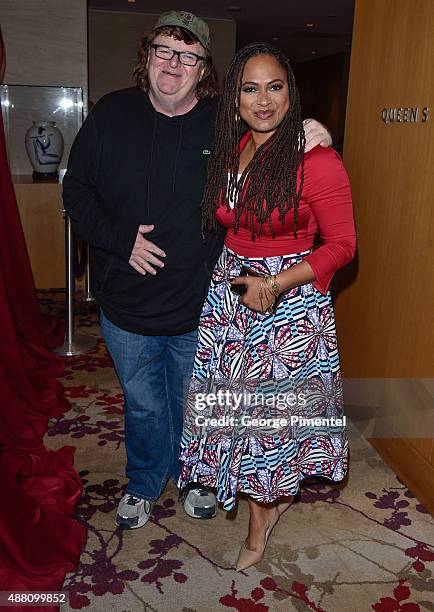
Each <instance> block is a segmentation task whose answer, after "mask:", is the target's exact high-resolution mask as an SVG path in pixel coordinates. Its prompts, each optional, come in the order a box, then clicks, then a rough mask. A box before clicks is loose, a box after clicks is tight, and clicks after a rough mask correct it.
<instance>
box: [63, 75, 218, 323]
mask: <svg viewBox="0 0 434 612" xmlns="http://www.w3.org/2000/svg"><path fill="white" fill-rule="evenodd" d="M216 108H217V101H216V100H215V99H212V100H199V102H198V103H197V104H196V105H195V106H194V108H193V109H192V110H191V111H189V112H188V113H186V114H185V115H180V116H176V117H168V116H166V115H163V114H161V113H159V112H157V111H156V110H155V109H154V107H153V105H152V104H151V102H150V100H149V97H148V95H147V94H146V93H144V92H143V91H142V90H140V89H138V88H136V87H133V88H130V89H124V90H121V91H116V92H113V93H110V94H108V95H106V96H104V97H103V98H102V99H101V100H100V101H99V102H98V103H97V104H96V105H95V107H94V108H93V109H92V111H91V112H90V113H89V115H88V117H87V118H86V121H85V122H84V124H83V126H82V127H81V129H80V131H79V133H78V135H77V137H76V139H75V142H74V144H73V146H72V149H71V154H70V157H69V162H68V170H67V173H66V175H65V178H64V181H63V199H64V206H65V209H66V212H67V213H68V215H69V217H70V218H71V221H72V225H73V228H74V230H75V232H76V233H77V235H78V236H79V237H80V238H82V239H83V240H85V241H87V242H88V243H89V244H90V246H91V249H90V251H91V290H92V295H93V296H94V297H95V299H96V300H97V302H98V303H99V304H100V305H101V307H102V309H103V310H104V314H105V315H106V316H107V317H108V319H109V320H110V321H112V323H114V324H115V325H117V326H118V327H120V328H122V329H124V330H126V331H130V332H134V333H138V334H145V335H176V334H183V333H187V332H189V331H192V330H193V329H195V328H196V327H197V325H198V320H199V315H200V312H201V308H202V304H203V300H204V297H205V294H206V290H207V287H208V283H209V279H210V275H211V272H212V269H213V267H214V265H215V262H216V261H217V258H218V256H219V254H220V251H221V247H222V237H221V236H220V237H214V238H213V237H210V236H208V237H207V238H206V240H205V241H204V240H203V238H202V231H201V209H200V204H201V201H202V195H203V188H204V185H205V180H206V172H207V162H208V157H209V152H210V149H211V144H212V138H213V132H214V120H215V114H216ZM141 224H153V225H154V226H155V228H154V230H153V231H152V232H150V233H149V234H145V238H147V239H149V240H151V241H152V242H154V243H155V244H156V245H157V246H159V247H160V248H161V249H163V250H164V251H165V252H166V257H165V258H164V259H163V261H164V268H162V269H161V268H156V269H157V274H156V275H155V276H153V275H151V274H148V273H147V274H146V275H141V274H139V273H138V272H136V271H135V270H134V269H133V268H132V267H131V266H130V265H129V263H128V261H129V258H130V255H131V251H132V248H133V246H134V242H135V239H136V235H137V230H138V226H139V225H141Z"/></svg>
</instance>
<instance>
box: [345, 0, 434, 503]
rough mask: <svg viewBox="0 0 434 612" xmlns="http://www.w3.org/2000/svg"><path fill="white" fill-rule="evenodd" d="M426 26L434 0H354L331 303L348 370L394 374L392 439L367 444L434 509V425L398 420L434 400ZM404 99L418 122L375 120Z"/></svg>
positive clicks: (431, 53) (432, 159)
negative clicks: (338, 251)
mask: <svg viewBox="0 0 434 612" xmlns="http://www.w3.org/2000/svg"><path fill="white" fill-rule="evenodd" d="M433 32H434V2H432V0H356V8H355V21H354V31H353V45H352V56H351V67H350V79H349V91H348V104H347V116H346V128H345V147H344V161H345V165H346V168H347V170H348V173H349V175H350V179H351V184H352V190H353V196H354V208H355V215H356V223H357V233H358V260H357V261H355V262H354V263H353V265H352V267H351V268H350V269H349V270H346V271H345V272H344V273H343V274H342V275H341V276H340V278H338V285H340V287H338V288H339V289H340V291H339V294H338V297H337V300H336V316H337V327H338V333H339V339H340V347H341V356H342V366H343V373H344V376H346V377H351V378H369V377H372V378H390V379H392V380H391V381H390V385H389V387H390V389H391V390H392V391H394V392H396V393H397V395H396V399H397V401H396V403H395V406H389V409H390V408H392V409H393V408H394V407H396V404H398V403H401V408H400V409H401V412H400V413H399V414H400V415H401V416H402V417H403V418H401V423H398V420H399V419H397V418H396V419H392V421H391V431H390V432H389V435H390V436H394V435H395V434H394V432H393V429H394V426H395V425H396V426H397V429H401V430H402V429H404V431H399V433H398V436H400V437H388V438H382V439H380V438H375V439H372V440H371V442H372V444H373V445H374V446H375V448H377V450H379V452H380V453H381V454H382V455H383V457H384V458H385V459H386V461H388V463H389V464H390V465H391V466H392V468H393V469H394V470H395V472H396V473H397V474H398V475H399V476H400V477H401V478H402V479H403V480H404V481H405V482H406V483H407V485H408V486H409V487H410V488H411V489H412V490H413V491H414V493H415V494H416V495H417V496H418V498H419V499H420V500H421V501H422V502H423V503H424V504H425V505H426V507H427V508H428V509H429V510H431V511H432V512H434V498H433V491H434V451H433V439H432V436H433V435H434V431H433V427H432V426H429V427H427V428H425V429H424V430H423V431H421V430H422V429H423V428H422V426H420V427H419V430H420V431H419V430H418V433H416V434H414V435H413V436H412V437H408V436H409V432H408V430H407V431H406V430H405V426H404V427H403V426H402V424H403V423H404V421H405V420H407V423H409V422H411V420H412V419H413V422H414V423H415V424H416V430H417V424H418V422H419V419H422V418H423V419H426V423H430V422H432V418H431V417H430V415H432V410H433V408H432V405H433V403H434V400H433V394H432V392H431V395H430V406H431V407H430V408H428V412H427V410H426V394H425V395H424V397H425V410H424V406H422V405H420V403H419V399H420V398H421V397H422V395H420V394H418V393H416V392H412V389H413V390H414V389H418V388H419V387H422V386H424V385H422V384H419V383H421V379H423V378H425V379H432V378H434V325H433V323H434V321H433V313H434V275H433V269H434V267H433V264H434V238H433V203H434V197H433V196H434V185H433V168H434V138H433V136H434V134H433V120H434V79H433V76H432V75H433V74H434V37H433V35H432V34H433ZM405 107H413V108H414V107H418V119H419V120H418V121H417V122H398V121H394V122H391V123H389V124H388V125H385V124H384V123H383V121H382V119H381V111H382V109H383V108H405ZM423 107H429V108H430V113H429V118H428V121H426V122H422V121H421V118H422V108H423ZM401 115H402V113H401ZM401 118H403V117H401ZM398 379H401V380H398ZM402 379H408V380H407V381H403V380H402ZM428 382H429V380H428V381H427V383H428ZM431 383H432V380H431ZM431 383H430V384H429V385H428V387H427V389H429V388H431ZM398 400H399V401H398ZM381 407H383V406H381ZM384 409H385V411H386V406H384ZM424 422H425V421H424ZM406 435H407V437H405V436H406ZM422 436H423V437H422Z"/></svg>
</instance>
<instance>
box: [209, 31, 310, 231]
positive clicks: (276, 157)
mask: <svg viewBox="0 0 434 612" xmlns="http://www.w3.org/2000/svg"><path fill="white" fill-rule="evenodd" d="M257 55H271V56H273V57H275V58H276V60H277V61H278V62H279V64H280V65H281V66H283V67H284V68H285V69H286V73H287V77H288V90H289V109H288V111H287V113H286V115H285V116H284V118H283V120H282V122H281V123H280V125H279V126H278V128H277V129H276V131H275V132H274V134H272V136H271V137H270V138H269V139H268V140H267V141H266V142H265V143H263V144H262V145H261V146H260V147H258V149H257V150H256V152H255V154H254V156H253V158H252V160H251V161H250V163H249V164H248V165H247V167H246V168H245V170H244V172H243V173H242V175H241V178H240V179H238V167H239V163H240V151H239V144H240V139H241V138H242V136H243V134H245V133H246V131H247V129H248V126H247V125H246V124H245V123H244V121H242V120H241V119H240V117H239V114H238V108H239V101H240V93H241V86H242V78H241V77H242V74H243V71H244V66H245V65H246V62H247V61H248V60H249V59H250V58H251V57H254V56H257ZM304 145H305V137H304V130H303V122H302V118H301V106H300V96H299V93H298V89H297V87H296V84H295V79H294V74H293V72H292V70H291V67H290V65H289V60H288V59H287V57H285V55H284V54H283V53H282V52H281V51H280V50H279V49H277V48H276V47H274V46H273V45H271V44H269V43H267V42H259V43H252V44H250V45H247V46H246V47H244V48H243V49H241V50H240V51H238V53H237V54H236V55H235V57H234V59H233V60H232V62H231V64H230V66H229V68H228V71H227V73H226V77H225V82H224V89H223V95H222V97H221V99H220V104H219V108H218V111H217V118H216V126H215V135H214V145H213V150H212V153H211V156H210V164H209V172H208V179H207V182H206V185H205V191H204V197H203V201H202V215H203V229H204V232H206V231H216V230H217V228H218V223H217V221H216V219H215V212H216V209H217V207H218V206H219V203H220V201H222V202H225V201H226V199H227V200H228V201H227V202H226V204H227V208H228V210H230V207H229V206H230V205H229V199H230V200H232V201H233V202H235V205H234V211H235V225H234V231H235V232H237V230H238V226H239V222H240V217H241V215H242V214H246V218H247V220H248V224H249V226H250V230H251V235H252V240H254V239H255V229H254V222H255V220H256V221H257V223H258V231H257V235H259V234H260V231H261V226H262V225H263V224H264V223H268V224H269V227H270V232H271V235H272V236H273V237H274V235H275V233H274V230H273V225H272V221H271V213H272V212H273V211H274V210H275V209H277V210H278V211H279V220H280V221H281V222H282V223H283V222H284V219H285V215H286V213H287V212H288V211H289V210H290V209H292V208H293V209H294V235H296V234H297V221H298V203H299V201H300V197H301V192H302V189H303V176H304V172H303V171H304V165H303V156H304ZM299 166H301V167H300V170H301V172H300V184H299V189H298V190H297V170H298V168H299ZM228 174H229V178H228ZM228 181H229V182H228Z"/></svg>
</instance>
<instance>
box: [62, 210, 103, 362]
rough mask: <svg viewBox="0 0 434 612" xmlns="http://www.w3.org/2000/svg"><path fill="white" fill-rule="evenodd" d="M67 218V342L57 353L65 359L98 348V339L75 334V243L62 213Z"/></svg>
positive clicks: (68, 220) (69, 225) (68, 221)
mask: <svg viewBox="0 0 434 612" xmlns="http://www.w3.org/2000/svg"><path fill="white" fill-rule="evenodd" d="M62 213H63V216H64V218H65V289H66V304H65V305H66V330H65V342H64V343H63V344H62V346H60V347H59V348H57V349H55V351H54V352H55V353H57V354H58V355H63V356H65V357H72V356H73V355H81V354H82V353H86V352H87V351H90V350H91V349H93V348H94V347H95V346H96V343H97V339H96V338H94V337H93V336H88V335H87V334H83V333H75V324H74V323H75V322H74V303H75V279H74V269H73V241H74V236H73V233H72V225H71V220H70V219H69V217H68V215H67V214H66V212H65V211H64V210H63V211H62Z"/></svg>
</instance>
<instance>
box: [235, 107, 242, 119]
mask: <svg viewBox="0 0 434 612" xmlns="http://www.w3.org/2000/svg"><path fill="white" fill-rule="evenodd" d="M240 119H241V117H240V111H239V109H238V108H237V109H236V111H235V121H240Z"/></svg>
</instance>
